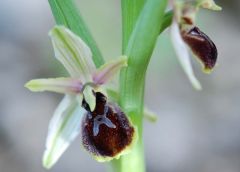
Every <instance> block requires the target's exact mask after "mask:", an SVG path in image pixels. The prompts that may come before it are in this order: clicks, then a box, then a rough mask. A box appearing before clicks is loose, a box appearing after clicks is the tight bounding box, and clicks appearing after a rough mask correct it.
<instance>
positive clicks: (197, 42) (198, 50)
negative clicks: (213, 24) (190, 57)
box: [182, 26, 218, 69]
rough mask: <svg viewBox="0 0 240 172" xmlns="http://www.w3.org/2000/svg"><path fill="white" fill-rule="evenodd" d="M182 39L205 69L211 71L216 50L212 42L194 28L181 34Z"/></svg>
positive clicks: (215, 57) (214, 61)
mask: <svg viewBox="0 0 240 172" xmlns="http://www.w3.org/2000/svg"><path fill="white" fill-rule="evenodd" d="M182 38H183V40H184V41H185V42H186V44H187V45H188V46H189V47H190V48H191V50H192V51H193V53H194V54H195V55H196V56H197V57H198V58H199V59H200V60H201V61H202V62H203V64H204V67H205V69H212V68H213V67H214V66H215V64H216V61H217V55H218V52H217V48H216V46H215V44H214V43H213V41H212V40H211V39H210V38H209V37H208V36H207V35H206V34H205V33H203V32H202V31H201V30H200V29H199V28H198V27H196V26H194V27H193V28H191V29H190V30H189V31H187V32H182Z"/></svg>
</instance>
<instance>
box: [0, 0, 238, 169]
mask: <svg viewBox="0 0 240 172" xmlns="http://www.w3.org/2000/svg"><path fill="white" fill-rule="evenodd" d="M216 2H217V3H218V4H219V5H221V6H222V7H223V10H222V11H221V12H209V11H207V10H202V11H201V12H200V14H199V16H198V24H199V27H200V28H201V29H202V31H204V32H205V33H207V34H208V35H209V36H210V37H211V38H212V40H214V42H215V44H216V45H217V47H218V51H219V57H218V66H217V67H216V68H215V70H214V72H213V73H212V74H211V75H205V74H203V73H202V72H201V67H200V65H199V64H198V63H197V62H196V61H195V59H193V65H194V70H195V73H196V75H197V77H198V78H199V80H200V81H201V83H202V86H203V90H202V91H200V92H197V91H195V90H194V89H193V88H192V87H191V85H190V83H189V81H188V80H187V77H186V76H185V74H184V72H183V70H182V69H181V67H180V65H179V63H178V61H177V59H176V57H175V54H174V52H173V49H172V46H171V42H170V39H169V32H168V31H165V32H164V34H162V35H161V36H160V37H159V39H158V42H157V45H156V49H155V51H154V54H153V57H152V61H151V63H150V66H149V70H148V74H147V77H148V78H147V82H146V105H147V106H148V107H149V108H150V109H152V110H154V111H155V112H157V114H158V121H157V122H156V123H150V122H148V121H145V124H144V127H145V130H144V140H145V147H146V149H145V152H146V160H147V171H148V172H193V171H194V172H239V171H240V67H239V66H238V65H239V64H240V58H239V54H240V53H239V51H240V22H239V17H240V1H238V0H219V1H216ZM77 4H78V6H79V8H80V10H81V13H82V15H83V17H84V19H85V20H86V23H87V24H88V25H89V28H90V30H91V31H92V34H93V35H94V37H95V39H96V41H97V43H98V45H99V47H100V49H101V50H102V52H103V54H104V57H105V58H106V59H111V58H115V57H118V56H119V55H120V54H121V53H120V46H121V36H120V35H121V19H120V1H112V0H101V1H99V0H91V1H88V0H77ZM53 25H54V20H53V17H52V14H51V11H50V8H49V5H48V2H47V0H45V1H39V0H18V1H16V0H0V78H1V83H0V172H43V171H46V170H45V169H44V168H43V167H42V164H41V159H42V154H43V151H44V147H45V138H46V134H47V127H48V122H49V119H50V118H51V116H52V113H53V111H54V109H55V107H56V105H57V104H58V102H59V101H60V99H61V97H62V96H61V95H57V94H53V93H39V94H36V93H31V92H30V91H28V90H26V89H25V88H24V87H23V85H24V83H25V82H27V81H28V80H30V79H32V78H40V77H41V78H46V77H56V76H63V75H65V74H66V73H65V71H64V69H63V67H62V66H61V65H60V64H59V63H58V62H57V61H56V60H55V59H54V56H53V50H52V46H51V43H50V40H49V38H48V35H47V34H48V31H49V30H50V29H51V28H52V27H53ZM106 169H107V167H106V165H105V164H100V163H97V162H96V161H94V160H93V159H92V158H91V157H90V155H89V154H88V153H86V151H84V150H83V149H82V147H81V140H80V138H77V139H76V141H75V142H74V143H73V144H72V145H71V146H70V148H69V149H68V150H67V151H66V152H65V153H64V155H63V156H62V158H61V159H60V161H59V162H58V163H57V164H56V165H55V166H54V167H53V169H52V170H51V171H53V172H65V171H68V172H75V171H91V172H97V171H98V172H100V171H105V170H106Z"/></svg>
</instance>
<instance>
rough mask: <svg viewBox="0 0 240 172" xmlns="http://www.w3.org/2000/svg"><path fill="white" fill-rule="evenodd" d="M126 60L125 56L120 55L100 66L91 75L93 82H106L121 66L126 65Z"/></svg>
mask: <svg viewBox="0 0 240 172" xmlns="http://www.w3.org/2000/svg"><path fill="white" fill-rule="evenodd" d="M127 60H128V59H127V57H126V56H121V57H120V58H118V59H117V60H115V61H112V62H109V63H107V64H105V65H103V66H101V67H100V69H98V70H97V72H96V73H95V74H94V75H93V81H94V83H96V84H104V83H106V82H108V81H109V80H110V79H111V78H112V77H113V76H114V75H115V74H116V73H117V72H118V71H120V69H121V68H122V67H126V66H127Z"/></svg>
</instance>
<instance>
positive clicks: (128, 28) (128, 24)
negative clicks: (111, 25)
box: [121, 0, 145, 53]
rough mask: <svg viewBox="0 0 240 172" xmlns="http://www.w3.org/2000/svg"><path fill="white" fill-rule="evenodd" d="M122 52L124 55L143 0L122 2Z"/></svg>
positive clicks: (123, 0)
mask: <svg viewBox="0 0 240 172" xmlns="http://www.w3.org/2000/svg"><path fill="white" fill-rule="evenodd" d="M121 2H122V4H121V6H122V52H123V53H124V52H125V50H126V48H127V44H128V41H129V38H130V36H131V34H132V31H133V29H134V27H135V24H136V21H137V19H138V16H139V14H140V12H141V10H142V8H143V5H144V3H145V0H122V1H121Z"/></svg>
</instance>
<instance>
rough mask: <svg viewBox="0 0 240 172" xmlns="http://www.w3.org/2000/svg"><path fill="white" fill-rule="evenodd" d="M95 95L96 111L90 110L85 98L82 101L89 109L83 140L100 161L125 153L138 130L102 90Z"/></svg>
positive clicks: (85, 145)
mask: <svg viewBox="0 0 240 172" xmlns="http://www.w3.org/2000/svg"><path fill="white" fill-rule="evenodd" d="M95 95H96V107H95V109H94V111H92V112H91V111H90V108H89V105H88V104H87V103H86V101H85V100H84V99H83V102H82V106H83V107H84V108H85V109H86V110H87V115H85V117H84V119H83V123H82V142H83V146H84V148H85V149H86V150H88V151H89V152H90V153H92V154H93V155H94V157H95V158H96V159H97V160H98V161H107V160H111V159H113V158H118V157H119V156H120V155H122V154H125V153H126V151H125V150H129V149H128V148H130V147H131V145H132V143H133V140H134V138H135V133H136V132H135V129H134V127H133V126H132V124H131V123H130V121H129V120H128V118H127V117H126V115H125V114H124V112H122V111H121V109H120V107H118V106H117V105H115V104H113V103H109V102H107V97H106V96H104V95H103V94H102V93H100V92H96V93H95Z"/></svg>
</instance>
